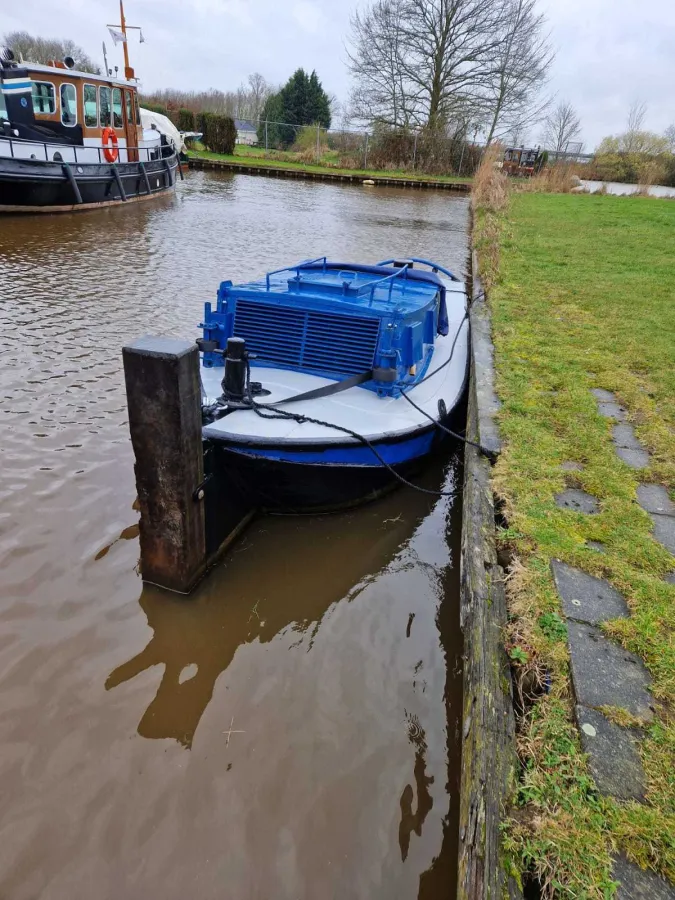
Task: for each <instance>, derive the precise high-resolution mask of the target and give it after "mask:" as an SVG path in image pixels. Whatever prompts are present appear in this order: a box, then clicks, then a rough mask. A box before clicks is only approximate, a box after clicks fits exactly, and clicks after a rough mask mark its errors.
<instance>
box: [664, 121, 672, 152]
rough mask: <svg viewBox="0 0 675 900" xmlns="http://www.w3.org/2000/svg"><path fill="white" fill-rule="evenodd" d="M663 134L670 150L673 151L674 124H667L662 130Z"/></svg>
mask: <svg viewBox="0 0 675 900" xmlns="http://www.w3.org/2000/svg"><path fill="white" fill-rule="evenodd" d="M663 136H664V137H665V139H666V140H667V141H668V146H669V147H670V152H671V153H675V125H669V126H668V127H667V128H666V130H665V131H664V132H663Z"/></svg>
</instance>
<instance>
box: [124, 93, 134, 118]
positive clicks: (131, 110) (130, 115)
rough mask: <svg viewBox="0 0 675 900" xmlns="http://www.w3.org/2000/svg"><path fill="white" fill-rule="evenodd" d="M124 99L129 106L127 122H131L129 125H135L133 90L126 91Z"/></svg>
mask: <svg viewBox="0 0 675 900" xmlns="http://www.w3.org/2000/svg"><path fill="white" fill-rule="evenodd" d="M124 100H125V102H126V106H127V122H128V123H129V125H133V122H134V107H133V103H132V102H131V91H125V92H124Z"/></svg>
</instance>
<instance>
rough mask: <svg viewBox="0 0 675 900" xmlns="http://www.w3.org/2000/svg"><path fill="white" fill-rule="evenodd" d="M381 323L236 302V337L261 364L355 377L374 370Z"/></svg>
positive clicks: (284, 307)
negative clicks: (240, 338)
mask: <svg viewBox="0 0 675 900" xmlns="http://www.w3.org/2000/svg"><path fill="white" fill-rule="evenodd" d="M379 331H380V320H379V319H376V318H359V317H351V316H339V315H333V314H331V313H324V312H316V311H312V310H302V309H295V308H294V307H289V306H271V305H268V304H265V303H257V302H256V301H254V300H237V306H236V310H235V315H234V334H235V335H236V337H242V338H244V339H245V340H246V346H247V347H248V349H249V350H250V351H251V353H257V355H258V359H259V360H260V361H263V362H264V361H267V362H272V363H276V364H277V365H289V366H296V367H297V368H300V369H318V370H320V371H325V372H331V373H339V374H345V375H356V374H357V373H359V372H365V371H367V370H368V369H370V368H372V365H373V360H374V357H375V350H376V349H377V339H378V335H379Z"/></svg>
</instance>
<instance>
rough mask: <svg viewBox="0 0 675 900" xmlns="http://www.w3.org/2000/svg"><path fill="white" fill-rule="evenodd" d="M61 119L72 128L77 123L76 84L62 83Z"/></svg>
mask: <svg viewBox="0 0 675 900" xmlns="http://www.w3.org/2000/svg"><path fill="white" fill-rule="evenodd" d="M61 121H62V122H63V124H64V125H68V126H69V127H71V128H72V126H73V125H77V93H76V91H75V85H74V84H62V85H61Z"/></svg>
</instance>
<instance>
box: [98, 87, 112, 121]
mask: <svg viewBox="0 0 675 900" xmlns="http://www.w3.org/2000/svg"><path fill="white" fill-rule="evenodd" d="M98 102H99V107H100V110H101V128H105V127H106V126H109V125H110V122H111V118H110V88H107V87H101V88H99V89H98Z"/></svg>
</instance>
